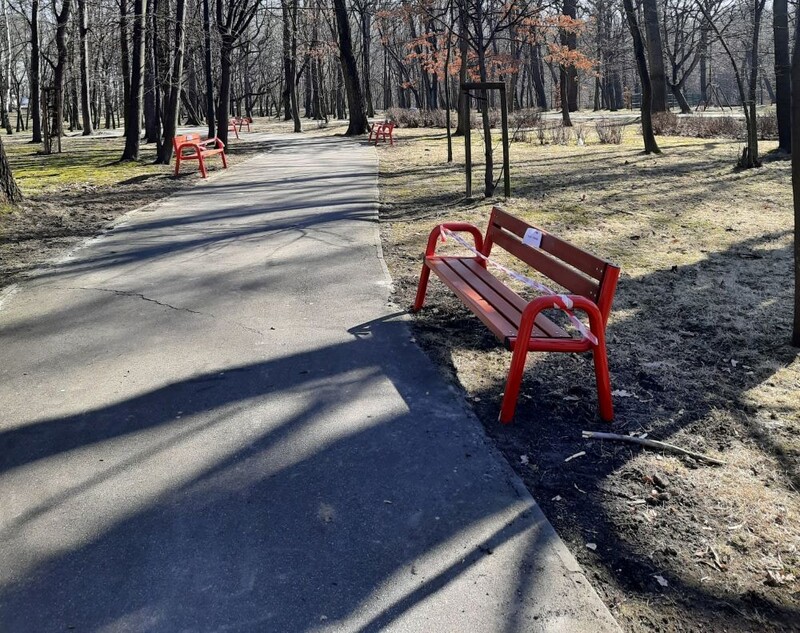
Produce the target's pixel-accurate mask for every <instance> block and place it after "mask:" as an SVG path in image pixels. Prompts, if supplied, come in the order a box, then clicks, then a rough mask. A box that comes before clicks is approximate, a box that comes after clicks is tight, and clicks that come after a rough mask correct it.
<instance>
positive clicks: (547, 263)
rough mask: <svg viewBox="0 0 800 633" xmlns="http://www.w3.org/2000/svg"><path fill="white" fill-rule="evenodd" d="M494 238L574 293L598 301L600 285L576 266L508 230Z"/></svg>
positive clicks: (495, 241) (516, 255)
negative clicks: (520, 239)
mask: <svg viewBox="0 0 800 633" xmlns="http://www.w3.org/2000/svg"><path fill="white" fill-rule="evenodd" d="M492 240H493V241H494V243H495V244H497V245H498V246H500V247H501V248H503V249H504V250H506V251H508V252H509V253H511V254H512V255H513V256H514V257H516V258H517V259H519V260H521V261H523V262H525V263H526V264H528V265H529V266H530V267H531V268H534V269H536V270H538V271H539V272H540V273H542V274H543V275H545V276H546V277H549V278H550V279H552V280H553V281H555V282H556V283H557V284H559V285H560V286H563V287H564V288H566V289H567V290H568V291H569V292H571V293H572V294H576V295H583V296H584V297H589V298H590V299H592V300H593V301H597V295H598V292H599V290H600V285H599V284H598V283H597V282H596V281H594V280H593V279H590V278H589V277H586V276H585V275H582V274H581V273H579V272H578V271H577V270H575V269H574V268H570V267H569V266H567V265H566V264H564V263H562V262H560V261H559V260H557V259H555V258H553V257H551V256H550V255H548V254H547V253H545V252H543V251H540V250H537V249H535V248H531V247H530V246H526V245H524V244H523V243H522V242H520V241H518V240H516V239H515V238H513V237H511V236H510V235H509V234H508V233H506V232H503V231H496V232H495V233H494V234H493V236H492ZM554 290H555V288H554Z"/></svg>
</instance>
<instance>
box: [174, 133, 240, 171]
mask: <svg viewBox="0 0 800 633" xmlns="http://www.w3.org/2000/svg"><path fill="white" fill-rule="evenodd" d="M211 143H213V144H214V148H213V149H209V148H208V145H210V144H211ZM172 146H173V148H174V150H175V175H176V176H177V175H178V173H179V172H180V169H181V163H182V162H183V161H187V160H196V161H197V162H198V165H199V167H200V175H201V176H202V177H203V178H207V177H208V172H207V170H206V162H205V159H206V157H207V156H215V155H216V154H219V155H220V156H221V157H222V167H223V168H224V169H227V168H228V159H227V158H226V157H225V144H224V143H223V142H222V141H220V140H219V139H218V138H217V137H216V136H215V137H214V138H208V139H200V135H198V134H184V135H179V136H175V137H173V139H172ZM184 150H189V153H188V154H187V153H184Z"/></svg>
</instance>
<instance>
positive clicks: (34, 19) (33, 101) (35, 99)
mask: <svg viewBox="0 0 800 633" xmlns="http://www.w3.org/2000/svg"><path fill="white" fill-rule="evenodd" d="M39 68H40V59H39V0H31V66H30V83H31V96H30V101H29V103H28V111H29V112H30V113H31V129H32V131H33V138H32V139H31V142H32V143H41V142H42V108H41V104H40V102H39V96H40V94H41V87H40V86H39Z"/></svg>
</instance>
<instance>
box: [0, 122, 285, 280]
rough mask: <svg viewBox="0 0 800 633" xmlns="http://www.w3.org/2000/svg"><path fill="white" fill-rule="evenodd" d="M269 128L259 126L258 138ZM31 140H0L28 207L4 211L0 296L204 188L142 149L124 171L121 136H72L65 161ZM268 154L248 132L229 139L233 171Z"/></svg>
mask: <svg viewBox="0 0 800 633" xmlns="http://www.w3.org/2000/svg"><path fill="white" fill-rule="evenodd" d="M265 124H266V123H265V122H263V121H262V122H258V121H257V122H256V125H255V126H254V131H258V130H259V127H258V126H259V125H261V126H262V128H263V127H264V125H265ZM273 127H274V128H275V129H281V128H282V126H281V125H271V129H272V128H273ZM199 131H200V133H201V134H202V133H204V131H203V130H199ZM78 134H79V133H78ZM29 139H30V136H29V135H28V134H16V135H13V136H3V138H2V141H3V145H4V147H5V149H6V152H7V154H8V157H9V162H10V164H11V169H12V171H13V173H14V174H15V177H16V178H17V182H18V184H19V186H20V188H21V189H22V192H23V194H24V195H25V201H24V202H23V204H22V205H21V206H20V207H19V208H18V209H0V289H2V288H3V287H5V286H7V285H9V284H11V283H13V282H14V281H16V280H17V279H19V278H20V277H22V276H23V275H25V274H26V273H30V272H31V271H32V270H33V269H35V268H36V267H37V266H39V265H41V264H44V263H45V262H47V261H48V260H50V259H53V258H55V257H57V256H59V255H60V254H62V253H64V252H65V251H67V250H69V249H70V248H71V247H73V246H74V245H76V244H77V243H78V242H80V241H81V240H83V239H85V238H87V237H91V236H93V235H96V234H98V233H99V232H101V231H102V230H104V229H105V228H107V227H108V226H110V225H111V224H113V222H114V220H116V219H117V218H118V217H119V216H120V215H122V214H123V213H126V212H128V211H131V210H133V209H137V208H139V207H142V206H144V205H146V204H149V203H151V202H155V201H156V200H159V199H161V198H163V197H165V196H168V195H170V194H171V193H174V192H175V191H178V190H180V189H184V188H187V187H191V186H194V185H195V184H197V182H198V181H200V176H199V174H198V171H197V165H196V164H195V163H187V165H186V166H185V167H182V169H181V175H180V177H178V178H174V177H173V168H174V163H173V166H169V167H167V166H164V165H153V164H152V163H153V160H154V159H155V155H156V154H155V146H154V145H147V144H142V151H141V161H140V162H136V163H119V162H118V159H119V156H121V155H122V150H123V147H124V141H123V139H122V137H121V136H120V135H119V134H112V133H106V132H101V133H100V134H99V135H97V136H92V137H81V136H79V135H71V136H68V137H66V138H64V139H63V142H62V149H63V153H62V154H59V155H50V156H45V155H43V154H41V153H40V152H39V150H40V146H35V145H31V144H30V143H28V141H29ZM263 151H268V144H267V143H265V142H264V141H263V140H261V141H259V140H254V135H252V134H251V135H248V133H247V132H243V133H242V135H241V139H239V140H236V139H234V138H233V137H231V139H229V143H228V148H227V155H228V156H229V164H236V163H237V162H241V161H243V160H246V159H248V158H250V157H251V156H254V155H255V154H257V153H259V152H263ZM208 168H209V173H210V174H213V173H214V172H215V171H217V170H219V169H221V163H220V161H219V159H211V160H210V161H209V163H208Z"/></svg>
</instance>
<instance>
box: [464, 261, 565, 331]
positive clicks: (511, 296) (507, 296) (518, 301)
mask: <svg viewBox="0 0 800 633" xmlns="http://www.w3.org/2000/svg"><path fill="white" fill-rule="evenodd" d="M461 263H462V265H463V266H465V267H466V268H467V269H469V270H470V272H471V273H472V274H474V275H476V276H478V277H480V279H481V280H483V281H484V283H486V284H487V285H488V286H490V287H491V289H492V290H493V291H494V292H495V293H497V294H498V295H500V297H501V298H502V299H503V300H504V301H505V302H507V303H509V304H511V306H513V310H514V312H513V315H514V316H513V323H514V325H515V326H516V327H517V328H519V323H520V321H521V319H522V311H523V310H524V309H525V306H527V305H528V302H527V301H525V299H523V298H522V297H520V296H519V295H518V294H517V293H516V292H514V291H513V290H511V288H509V287H508V286H506V285H505V284H504V283H503V282H502V281H500V280H499V279H498V278H497V277H495V276H494V275H492V274H491V273H490V272H489V271H487V270H486V269H485V268H484V267H483V266H481V265H480V264H479V263H478V262H477V261H476V260H475V259H474V258H463V259H461ZM533 336H534V337H539V338H572V337H571V336H570V335H569V333H568V332H567V331H566V330H564V329H563V328H561V327H559V326H558V325H556V324H555V323H553V321H551V320H550V319H548V318H547V317H546V316H545V315H543V314H540V315H538V316H537V317H536V322H535V325H534V330H533Z"/></svg>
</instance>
